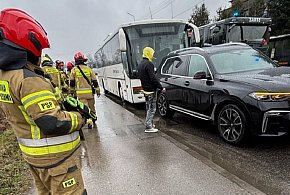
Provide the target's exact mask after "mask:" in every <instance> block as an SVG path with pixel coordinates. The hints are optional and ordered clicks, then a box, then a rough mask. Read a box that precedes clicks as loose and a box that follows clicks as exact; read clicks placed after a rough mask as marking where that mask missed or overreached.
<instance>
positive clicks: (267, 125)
mask: <svg viewBox="0 0 290 195" xmlns="http://www.w3.org/2000/svg"><path fill="white" fill-rule="evenodd" d="M157 76H158V77H159V78H160V81H161V83H162V85H163V86H164V87H166V93H159V94H158V100H157V109H158V112H159V114H160V115H161V116H163V117H166V116H172V115H173V113H174V111H178V112H181V113H184V114H188V115H191V116H194V117H197V118H200V119H203V120H207V121H212V122H213V123H214V124H215V125H217V128H218V131H219V134H220V136H221V138H222V139H223V140H225V141H226V142H228V143H231V144H239V143H241V142H242V141H245V140H246V137H247V136H246V135H250V134H253V135H259V136H266V135H267V136H268V135H272V136H280V135H283V134H285V133H287V132H288V131H289V128H290V68H289V67H278V66H277V64H275V62H273V61H272V60H271V59H270V58H268V57H267V56H266V55H264V54H262V53H261V52H259V51H257V50H255V49H253V48H251V47H250V46H248V45H246V44H243V43H228V44H221V45H217V46H212V47H206V48H195V47H193V48H187V49H183V50H177V51H174V52H171V53H169V54H168V56H167V57H166V58H165V59H164V63H163V64H162V65H161V66H160V68H159V69H158V71H157Z"/></svg>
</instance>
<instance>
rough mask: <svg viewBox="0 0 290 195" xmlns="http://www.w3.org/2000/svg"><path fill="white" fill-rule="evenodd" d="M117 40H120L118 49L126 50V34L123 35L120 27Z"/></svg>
mask: <svg viewBox="0 0 290 195" xmlns="http://www.w3.org/2000/svg"><path fill="white" fill-rule="evenodd" d="M119 41H120V50H121V51H126V50H127V47H126V35H125V32H124V30H123V29H122V28H121V29H120V30H119Z"/></svg>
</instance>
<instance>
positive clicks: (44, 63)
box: [41, 55, 62, 102]
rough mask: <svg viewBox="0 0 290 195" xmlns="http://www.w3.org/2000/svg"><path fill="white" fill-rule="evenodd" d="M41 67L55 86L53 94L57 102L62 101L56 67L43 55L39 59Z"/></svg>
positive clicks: (58, 74) (59, 78)
mask: <svg viewBox="0 0 290 195" xmlns="http://www.w3.org/2000/svg"><path fill="white" fill-rule="evenodd" d="M41 67H42V69H43V72H44V73H45V74H47V75H49V77H50V82H51V83H52V85H53V86H54V88H55V92H56V93H55V96H56V98H57V100H58V101H59V102H61V101H62V95H61V87H62V86H61V83H62V82H61V75H60V72H59V71H58V69H56V68H55V67H53V61H52V60H51V59H50V58H49V57H48V56H47V55H45V56H44V57H42V59H41Z"/></svg>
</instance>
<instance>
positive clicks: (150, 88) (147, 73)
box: [138, 47, 165, 133]
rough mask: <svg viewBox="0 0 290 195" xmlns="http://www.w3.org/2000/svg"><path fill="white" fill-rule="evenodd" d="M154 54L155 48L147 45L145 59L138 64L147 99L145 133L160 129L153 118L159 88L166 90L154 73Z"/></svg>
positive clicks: (144, 52)
mask: <svg viewBox="0 0 290 195" xmlns="http://www.w3.org/2000/svg"><path fill="white" fill-rule="evenodd" d="M153 56H154V49H152V48H151V47H145V48H144V49H143V60H142V61H141V62H140V64H139V66H138V73H139V78H140V80H141V85H142V88H143V93H144V96H145V101H146V121H145V126H146V129H145V133H155V132H158V129H157V128H155V126H154V124H153V118H154V115H155V112H156V99H157V98H156V97H157V90H158V89H160V90H162V92H165V88H163V87H162V85H161V84H160V82H159V80H158V79H157V77H156V76H155V73H154V65H153V63H152V61H153Z"/></svg>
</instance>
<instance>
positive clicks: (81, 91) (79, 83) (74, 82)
mask: <svg viewBox="0 0 290 195" xmlns="http://www.w3.org/2000/svg"><path fill="white" fill-rule="evenodd" d="M78 66H79V67H80V68H81V69H82V71H83V73H84V74H85V75H86V77H87V78H88V79H89V81H90V82H91V83H92V84H94V86H95V87H96V86H97V85H96V83H97V78H96V75H95V74H94V72H93V70H92V69H91V68H90V67H88V66H86V65H78ZM70 85H71V87H74V88H75V91H76V95H77V97H78V98H79V99H92V98H94V97H93V92H92V88H91V86H90V85H89V84H88V82H87V81H86V79H85V78H84V77H83V75H82V73H81V72H80V70H79V69H78V68H77V67H74V68H73V69H72V71H71V74H70Z"/></svg>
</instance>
